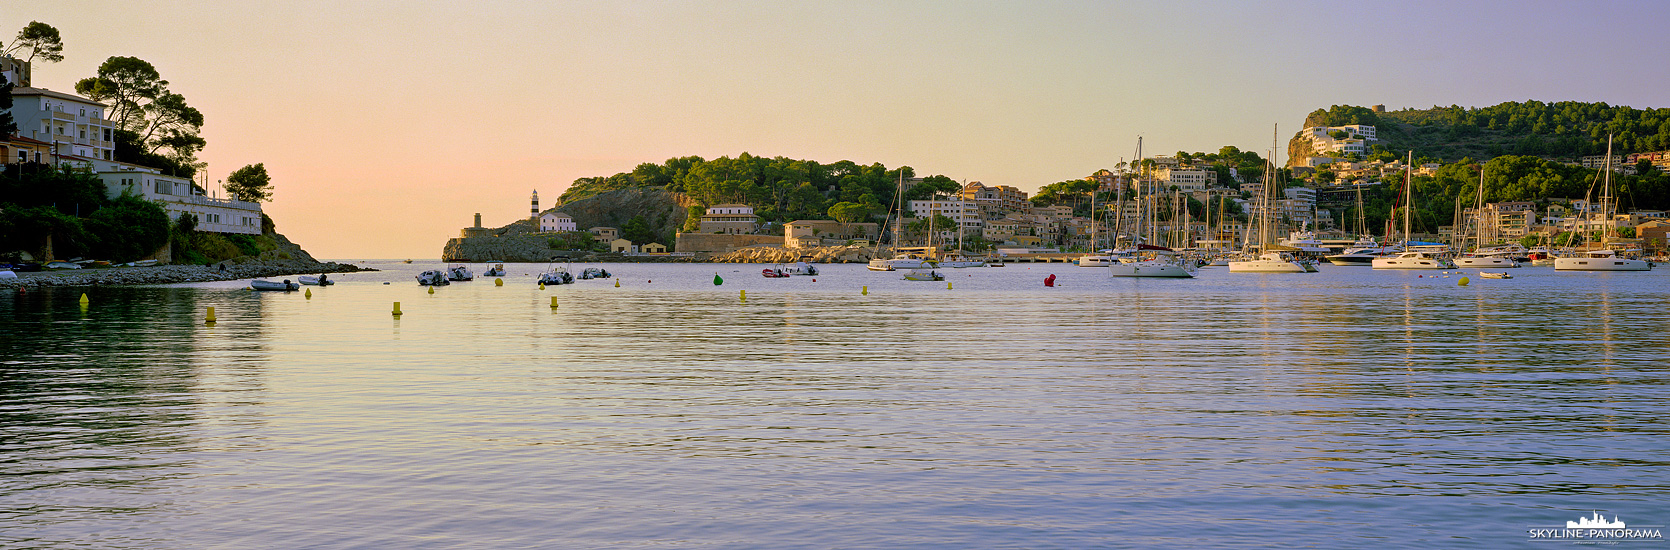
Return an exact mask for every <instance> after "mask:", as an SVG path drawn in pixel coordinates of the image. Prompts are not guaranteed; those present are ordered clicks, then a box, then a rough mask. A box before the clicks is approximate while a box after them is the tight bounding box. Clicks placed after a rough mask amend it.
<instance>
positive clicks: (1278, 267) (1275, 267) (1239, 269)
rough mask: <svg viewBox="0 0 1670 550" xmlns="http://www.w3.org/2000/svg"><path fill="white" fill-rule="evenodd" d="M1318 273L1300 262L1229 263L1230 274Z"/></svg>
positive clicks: (1262, 261) (1259, 261) (1261, 261)
mask: <svg viewBox="0 0 1670 550" xmlns="http://www.w3.org/2000/svg"><path fill="white" fill-rule="evenodd" d="M1311 271H1316V270H1314V269H1306V268H1305V266H1304V265H1301V264H1300V263H1299V262H1292V261H1280V260H1245V261H1240V262H1229V272H1230V273H1308V272H1311Z"/></svg>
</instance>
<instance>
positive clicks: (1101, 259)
mask: <svg viewBox="0 0 1670 550" xmlns="http://www.w3.org/2000/svg"><path fill="white" fill-rule="evenodd" d="M1078 263H1079V267H1108V266H1111V265H1113V257H1112V256H1079V262H1078Z"/></svg>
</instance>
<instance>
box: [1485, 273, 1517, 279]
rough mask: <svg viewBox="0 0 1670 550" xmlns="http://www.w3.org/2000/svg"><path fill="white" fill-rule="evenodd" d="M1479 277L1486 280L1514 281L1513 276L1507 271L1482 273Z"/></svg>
mask: <svg viewBox="0 0 1670 550" xmlns="http://www.w3.org/2000/svg"><path fill="white" fill-rule="evenodd" d="M1479 277H1481V278H1484V279H1512V278H1513V275H1509V274H1508V272H1506V271H1480V272H1479Z"/></svg>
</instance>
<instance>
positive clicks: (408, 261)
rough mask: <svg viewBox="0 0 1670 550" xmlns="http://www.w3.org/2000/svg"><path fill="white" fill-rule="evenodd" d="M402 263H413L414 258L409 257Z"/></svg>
mask: <svg viewBox="0 0 1670 550" xmlns="http://www.w3.org/2000/svg"><path fill="white" fill-rule="evenodd" d="M401 263H408V264H409V263H412V260H411V259H409V258H408V259H406V260H404V261H402V262H401Z"/></svg>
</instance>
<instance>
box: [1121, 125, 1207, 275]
mask: <svg viewBox="0 0 1670 550" xmlns="http://www.w3.org/2000/svg"><path fill="white" fill-rule="evenodd" d="M1136 158H1137V159H1139V160H1140V159H1141V158H1142V138H1140V137H1139V138H1137V156H1136ZM1144 174H1145V175H1144V177H1143V178H1140V179H1139V181H1141V182H1143V183H1144V184H1147V183H1148V178H1147V177H1146V172H1145V173H1144ZM1148 187H1149V185H1142V186H1141V187H1140V188H1139V189H1138V190H1137V196H1138V200H1142V198H1144V196H1145V195H1146V194H1147V193H1148V191H1149V189H1148ZM1139 204H1142V205H1143V206H1141V207H1139V208H1138V209H1137V210H1138V214H1137V227H1136V231H1133V232H1131V235H1132V238H1131V243H1132V244H1133V245H1134V246H1132V247H1131V248H1132V250H1129V251H1126V252H1125V254H1124V255H1122V256H1121V257H1119V258H1118V261H1117V262H1113V263H1112V264H1111V265H1109V266H1108V274H1109V275H1112V276H1114V277H1157V278H1167V279H1190V278H1193V277H1194V270H1192V269H1190V268H1189V267H1188V266H1186V265H1184V264H1182V263H1180V262H1178V261H1177V257H1176V252H1174V251H1172V250H1171V249H1170V248H1166V247H1163V246H1153V245H1149V244H1147V243H1145V242H1143V240H1142V237H1141V235H1142V234H1143V233H1142V229H1143V220H1144V219H1145V218H1147V217H1149V216H1148V215H1152V214H1153V209H1152V208H1151V207H1149V205H1152V204H1153V203H1152V201H1143V202H1142V203H1139ZM1145 213H1146V214H1148V215H1145ZM1152 229H1153V224H1152V223H1150V224H1149V230H1150V232H1152ZM1115 254H1118V253H1115Z"/></svg>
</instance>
